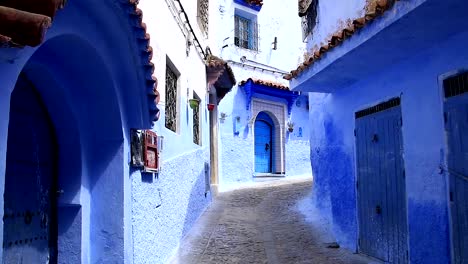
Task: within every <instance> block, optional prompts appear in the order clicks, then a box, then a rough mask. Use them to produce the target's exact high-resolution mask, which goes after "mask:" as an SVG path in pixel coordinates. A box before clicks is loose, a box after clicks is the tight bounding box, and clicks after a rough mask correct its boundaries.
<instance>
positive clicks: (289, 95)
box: [240, 80, 299, 115]
mask: <svg viewBox="0 0 468 264" xmlns="http://www.w3.org/2000/svg"><path fill="white" fill-rule="evenodd" d="M240 87H243V88H244V91H245V94H246V95H247V105H246V108H247V110H249V109H250V104H251V103H252V97H255V95H256V94H263V95H269V96H274V97H278V98H282V99H286V101H287V102H288V115H290V114H291V110H292V107H293V105H294V102H295V101H296V99H297V97H299V92H294V91H289V90H281V89H278V88H274V87H270V86H267V85H263V84H256V83H254V82H253V81H252V80H248V81H247V82H246V83H245V84H244V85H241V86H240Z"/></svg>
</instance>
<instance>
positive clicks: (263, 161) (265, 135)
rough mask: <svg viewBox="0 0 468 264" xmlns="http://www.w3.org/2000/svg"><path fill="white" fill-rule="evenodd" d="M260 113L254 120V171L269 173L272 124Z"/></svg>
mask: <svg viewBox="0 0 468 264" xmlns="http://www.w3.org/2000/svg"><path fill="white" fill-rule="evenodd" d="M262 114H263V113H260V114H259V115H258V116H257V120H256V121H255V172H261V173H270V172H271V147H272V144H271V143H272V142H271V139H272V131H271V130H272V125H271V124H270V123H269V122H268V121H269V120H267V119H266V118H262V116H263V115H262ZM265 115H266V114H265Z"/></svg>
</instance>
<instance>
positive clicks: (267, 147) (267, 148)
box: [265, 143, 270, 151]
mask: <svg viewBox="0 0 468 264" xmlns="http://www.w3.org/2000/svg"><path fill="white" fill-rule="evenodd" d="M269 149H270V144H268V143H266V144H265V151H268V150H269Z"/></svg>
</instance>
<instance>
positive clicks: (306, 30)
mask: <svg viewBox="0 0 468 264" xmlns="http://www.w3.org/2000/svg"><path fill="white" fill-rule="evenodd" d="M317 6H318V0H312V2H311V3H310V5H309V8H307V12H306V14H305V15H304V16H303V17H301V18H302V38H303V39H305V38H306V37H307V36H308V35H309V34H311V33H312V31H313V30H314V28H315V26H316V25H317V12H318V11H317Z"/></svg>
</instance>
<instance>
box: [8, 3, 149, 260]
mask: <svg viewBox="0 0 468 264" xmlns="http://www.w3.org/2000/svg"><path fill="white" fill-rule="evenodd" d="M83 13H86V14H87V15H86V16H83V15H82V14H83ZM127 19H130V18H129V14H128V13H127V12H126V10H123V9H121V7H120V6H119V5H110V4H109V3H108V1H102V2H100V3H95V2H93V1H86V0H85V1H80V2H79V3H78V2H69V3H67V5H66V6H65V8H64V9H63V10H61V11H59V12H58V13H57V16H56V17H55V18H54V21H53V25H52V27H51V28H50V30H49V31H48V32H47V35H46V39H45V41H44V43H43V44H42V45H41V46H39V47H37V48H31V47H26V48H23V49H4V48H0V79H1V80H2V87H1V89H0V95H1V96H0V108H1V110H2V111H1V114H0V186H1V187H0V191H2V192H3V188H4V187H3V183H4V175H5V157H6V155H7V152H8V150H7V149H6V142H7V136H8V134H7V131H8V114H9V101H10V93H11V91H12V90H13V88H14V86H15V83H16V79H17V76H18V75H19V73H20V72H21V71H24V72H25V73H26V74H27V75H28V77H29V78H30V79H31V81H32V82H33V83H34V84H35V86H36V88H37V89H38V91H39V92H40V94H41V96H42V98H43V100H44V102H45V104H46V106H47V108H48V110H49V113H50V116H51V119H52V122H53V124H54V127H55V129H56V134H57V136H58V143H59V168H58V169H59V188H60V189H62V190H63V191H64V193H63V195H61V196H60V198H59V217H60V221H59V241H58V244H59V263H123V262H126V263H131V262H132V261H133V254H132V253H133V252H132V250H133V248H132V230H131V216H130V215H129V212H130V213H131V211H129V210H128V209H130V208H131V196H129V193H130V191H129V188H128V187H129V186H130V184H131V182H130V179H129V177H128V175H129V168H128V166H126V165H125V164H128V158H129V147H128V146H129V143H128V139H127V138H128V133H129V131H130V128H135V127H136V128H147V127H148V126H149V122H148V118H147V109H148V102H147V97H146V95H145V94H146V92H147V91H146V90H145V88H146V86H145V84H146V82H145V79H144V76H143V73H141V71H142V69H140V68H139V67H135V63H136V61H139V56H140V55H139V54H137V55H135V53H134V51H135V50H139V49H138V47H137V42H136V39H134V32H133V31H132V30H133V28H132V27H131V26H130V24H129V23H128V21H127ZM116 25H119V26H118V27H116ZM116 54H118V56H116ZM143 87H145V88H143ZM2 197H3V196H2ZM0 201H1V202H0V206H1V208H3V199H1V200H0ZM130 210H131V209H130ZM0 211H1V212H3V210H0ZM109 216H112V217H109ZM0 230H2V231H3V224H2V223H0ZM2 231H0V232H2Z"/></svg>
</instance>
